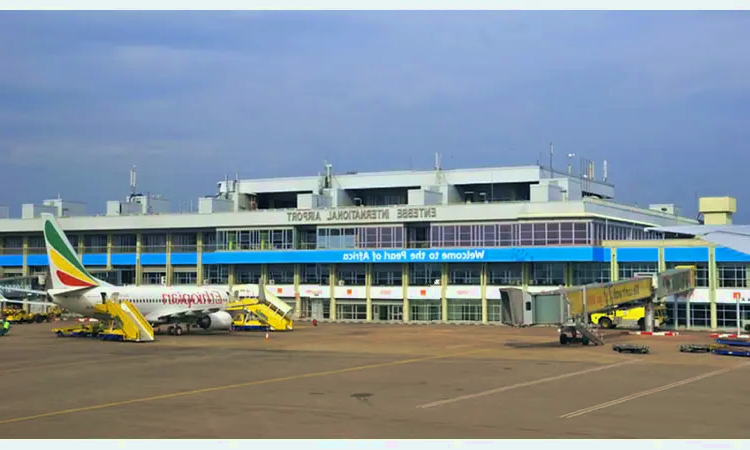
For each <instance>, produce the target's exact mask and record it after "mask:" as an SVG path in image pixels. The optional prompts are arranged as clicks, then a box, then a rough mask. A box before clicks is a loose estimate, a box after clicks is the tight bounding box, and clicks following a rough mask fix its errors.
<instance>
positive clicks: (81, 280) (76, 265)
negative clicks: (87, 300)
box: [42, 214, 102, 289]
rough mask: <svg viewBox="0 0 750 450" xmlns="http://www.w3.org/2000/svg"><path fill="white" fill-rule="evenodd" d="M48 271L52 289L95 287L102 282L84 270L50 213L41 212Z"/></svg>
mask: <svg viewBox="0 0 750 450" xmlns="http://www.w3.org/2000/svg"><path fill="white" fill-rule="evenodd" d="M42 218H43V219H44V241H45V244H46V246H47V259H48V260H49V273H50V278H51V279H52V287H53V288H54V289H81V288H90V287H96V286H99V285H101V284H102V282H101V281H100V280H98V279H96V278H94V277H93V276H91V274H90V273H89V272H88V270H86V268H85V267H84V266H83V263H82V262H81V259H80V258H79V257H78V254H77V253H76V251H75V250H74V249H73V246H72V245H71V244H70V241H69V240H68V238H67V236H65V233H63V231H62V229H60V226H59V225H58V224H57V221H56V220H55V217H54V216H53V215H52V214H42Z"/></svg>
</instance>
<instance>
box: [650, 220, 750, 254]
mask: <svg viewBox="0 0 750 450" xmlns="http://www.w3.org/2000/svg"><path fill="white" fill-rule="evenodd" d="M646 231H652V232H658V233H673V234H683V235H689V236H695V237H698V238H701V239H703V240H704V241H706V242H710V243H712V244H716V245H720V246H722V247H726V248H731V249H732V250H735V251H738V252H741V253H746V254H750V225H682V226H674V227H653V228H646Z"/></svg>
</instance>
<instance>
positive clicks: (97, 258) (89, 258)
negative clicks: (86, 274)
mask: <svg viewBox="0 0 750 450" xmlns="http://www.w3.org/2000/svg"><path fill="white" fill-rule="evenodd" d="M81 260H82V262H83V265H84V266H106V265H107V254H106V253H95V254H93V253H92V254H90V255H83V258H81Z"/></svg>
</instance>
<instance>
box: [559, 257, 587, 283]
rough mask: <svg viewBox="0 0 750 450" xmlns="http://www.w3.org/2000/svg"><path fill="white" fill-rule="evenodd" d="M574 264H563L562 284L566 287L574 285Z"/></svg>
mask: <svg viewBox="0 0 750 450" xmlns="http://www.w3.org/2000/svg"><path fill="white" fill-rule="evenodd" d="M574 264H576V263H572V262H565V263H563V283H565V286H566V287H569V286H573V283H574V281H573V272H574V270H575V267H574ZM584 264H585V263H584Z"/></svg>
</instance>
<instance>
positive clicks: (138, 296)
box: [0, 214, 233, 336]
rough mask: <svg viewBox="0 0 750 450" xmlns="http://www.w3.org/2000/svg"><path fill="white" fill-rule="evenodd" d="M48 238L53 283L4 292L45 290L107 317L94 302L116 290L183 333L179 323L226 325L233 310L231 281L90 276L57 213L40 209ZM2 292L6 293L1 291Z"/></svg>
mask: <svg viewBox="0 0 750 450" xmlns="http://www.w3.org/2000/svg"><path fill="white" fill-rule="evenodd" d="M42 218H43V219H44V241H45V245H46V247H47V258H48V260H49V274H50V278H51V279H52V289H49V290H47V291H37V290H32V289H20V288H15V287H5V286H0V292H2V291H3V290H6V291H16V292H25V293H28V294H37V295H41V296H45V297H46V298H47V299H48V300H49V302H52V303H53V304H55V305H58V306H60V307H61V308H65V309H67V310H68V311H71V312H74V313H78V314H81V315H83V316H84V317H89V318H94V319H98V320H106V319H108V317H99V316H100V315H99V314H96V313H95V312H94V305H96V304H100V303H101V302H102V301H103V300H104V299H105V298H110V297H112V296H113V295H114V294H118V295H119V298H120V299H123V300H129V301H130V302H132V303H133V304H134V305H135V307H136V308H138V310H139V311H140V313H141V314H142V315H143V316H144V317H145V318H146V320H147V321H148V322H149V323H150V324H151V325H152V326H153V327H158V326H160V325H168V328H167V332H168V333H169V334H173V335H176V336H180V335H182V333H183V328H182V327H181V325H186V326H187V329H188V330H189V329H190V326H191V325H193V326H198V327H200V328H202V329H203V330H207V331H214V330H217V331H218V330H221V331H228V330H230V329H231V325H232V316H231V315H230V314H229V313H228V312H226V311H224V309H225V308H226V305H227V303H228V302H229V301H231V299H233V297H232V294H231V293H230V292H229V291H228V287H227V286H205V287H203V286H115V285H112V284H110V283H107V282H106V281H103V280H100V279H98V278H96V277H94V276H92V275H91V274H90V273H89V272H88V271H87V270H86V268H85V267H84V266H83V263H82V262H81V259H80V258H79V257H78V254H77V253H76V251H75V250H74V249H73V246H72V245H71V244H70V241H69V240H68V238H67V236H65V233H64V232H63V231H62V230H61V229H60V226H59V225H58V223H57V221H56V220H55V218H54V216H53V215H51V214H42ZM0 297H2V295H1V294H0ZM0 302H7V303H21V304H30V305H46V306H49V305H50V303H49V302H41V301H31V300H15V299H8V298H2V299H0Z"/></svg>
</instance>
